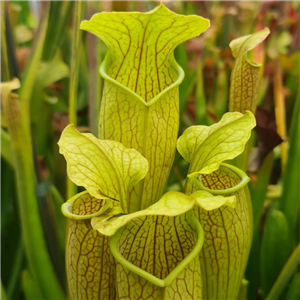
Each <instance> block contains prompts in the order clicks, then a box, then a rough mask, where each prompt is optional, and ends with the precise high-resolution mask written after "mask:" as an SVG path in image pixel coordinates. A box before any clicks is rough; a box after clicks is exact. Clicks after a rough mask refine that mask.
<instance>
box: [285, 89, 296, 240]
mask: <svg viewBox="0 0 300 300" xmlns="http://www.w3.org/2000/svg"><path fill="white" fill-rule="evenodd" d="M290 128H291V129H290V148H289V155H288V162H287V166H286V169H285V173H284V178H283V193H282V197H281V200H280V209H281V210H282V211H283V212H284V214H285V216H286V218H287V220H288V224H289V229H290V233H291V244H294V245H295V243H296V242H295V241H296V237H295V235H296V222H297V215H298V213H299V210H300V204H299V195H300V185H299V184H298V183H299V182H300V172H299V165H300V160H299V153H300V89H299V88H298V93H297V98H296V102H295V107H294V111H293V117H292V122H291V127H290ZM297 199H298V201H297Z"/></svg>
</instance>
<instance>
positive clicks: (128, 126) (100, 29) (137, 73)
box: [81, 5, 209, 212]
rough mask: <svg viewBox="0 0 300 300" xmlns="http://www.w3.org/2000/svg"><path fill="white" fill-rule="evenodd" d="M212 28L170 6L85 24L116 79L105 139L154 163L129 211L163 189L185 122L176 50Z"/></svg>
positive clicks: (105, 116)
mask: <svg viewBox="0 0 300 300" xmlns="http://www.w3.org/2000/svg"><path fill="white" fill-rule="evenodd" d="M208 27H209V21H208V20H206V19H203V18H201V17H199V16H181V15H177V14H175V13H173V12H171V11H170V10H168V9H167V8H166V7H165V6H164V5H160V6H159V7H158V8H157V9H155V10H154V11H152V12H149V13H139V12H128V13H118V12H114V13H105V12H103V13H100V14H96V15H94V16H93V17H92V19H91V20H90V21H84V22H83V23H82V25H81V28H82V29H85V30H88V31H90V32H92V33H93V34H96V35H97V36H98V37H100V38H101V39H102V40H103V41H104V42H105V43H106V45H107V47H108V54H107V57H106V59H105V62H104V65H103V66H104V68H103V71H102V72H104V73H105V75H106V76H108V77H109V78H110V79H111V80H108V79H107V78H105V79H106V80H105V85H104V91H103V98H102V102H101V111H100V119H99V123H100V128H99V138H101V139H111V140H115V141H118V142H121V143H123V144H124V145H125V146H126V147H129V148H135V149H137V150H138V151H139V152H140V153H141V154H142V155H143V156H144V157H145V158H147V160H148V162H149V172H148V174H147V176H146V178H145V179H144V180H142V181H141V182H140V183H139V184H138V185H137V186H135V187H134V188H132V189H131V190H130V191H129V195H128V207H129V209H128V212H134V211H137V210H140V209H145V208H147V207H148V206H149V205H151V204H153V203H155V202H156V201H157V200H158V199H159V198H160V197H161V195H162V193H163V189H164V186H165V183H166V181H167V178H168V176H169V173H170V169H171V167H172V163H173V160H174V155H175V148H176V139H177V134H178V126H179V118H178V115H179V114H178V112H179V108H178V107H179V103H178V100H179V99H178V98H179V95H178V85H179V81H177V80H179V78H180V76H182V70H181V69H180V68H179V67H178V65H177V64H176V63H175V61H174V59H173V50H174V48H175V47H176V46H177V45H178V44H180V43H182V42H184V41H186V40H188V39H190V38H192V37H194V36H197V35H199V34H200V33H201V32H203V31H205V30H206V29H207V28H208ZM180 73H181V75H180ZM176 81H177V83H176V84H175V82H176ZM117 83H119V84H120V85H119V84H117ZM171 86H172V88H170V90H169V91H167V92H165V89H166V88H168V87H171ZM126 88H128V89H129V91H128V89H126ZM155 96H157V97H158V99H157V101H156V102H153V101H152V100H153V98H154V97H155ZM151 101H152V102H151ZM150 102H151V104H149V105H150V106H147V105H146V104H148V103H150Z"/></svg>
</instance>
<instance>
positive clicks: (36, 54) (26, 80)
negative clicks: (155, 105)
mask: <svg viewBox="0 0 300 300" xmlns="http://www.w3.org/2000/svg"><path fill="white" fill-rule="evenodd" d="M43 8H44V9H43V15H42V16H41V22H40V26H39V30H38V37H37V40H36V43H35V47H34V49H33V50H32V55H31V57H30V60H29V63H28V64H27V67H26V70H25V72H24V75H23V77H22V84H21V89H20V94H19V95H20V102H21V110H22V118H23V126H24V130H25V132H26V136H28V138H29V140H28V143H29V145H32V143H31V134H30V99H31V95H32V91H33V87H34V83H35V76H36V72H37V69H38V65H39V63H40V59H41V55H42V51H43V47H44V41H45V37H46V32H47V27H48V19H49V11H50V2H47V1H46V2H43ZM30 160H32V158H30Z"/></svg>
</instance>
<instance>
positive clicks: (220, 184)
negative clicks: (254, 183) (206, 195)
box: [197, 163, 250, 195]
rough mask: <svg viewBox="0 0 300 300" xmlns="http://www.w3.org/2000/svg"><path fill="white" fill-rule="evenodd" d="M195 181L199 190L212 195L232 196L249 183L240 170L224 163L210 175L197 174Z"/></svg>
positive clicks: (248, 179)
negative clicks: (196, 180)
mask: <svg viewBox="0 0 300 300" xmlns="http://www.w3.org/2000/svg"><path fill="white" fill-rule="evenodd" d="M197 179H198V184H199V187H200V189H201V190H204V191H207V192H210V193H211V194H214V195H224V194H232V193H234V192H237V191H238V190H240V189H241V188H243V187H244V186H245V185H246V184H247V183H248V182H249V181H250V178H249V177H248V176H247V175H246V173H244V172H243V171H242V170H240V169H239V168H237V167H234V166H232V165H229V164H225V163H222V164H221V165H220V167H219V169H218V170H216V171H214V172H213V173H211V174H199V176H198V178H197Z"/></svg>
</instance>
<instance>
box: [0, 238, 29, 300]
mask: <svg viewBox="0 0 300 300" xmlns="http://www.w3.org/2000/svg"><path fill="white" fill-rule="evenodd" d="M23 244H24V243H23V241H22V240H20V241H19V244H18V249H17V251H16V255H15V257H14V261H13V265H12V273H11V276H10V278H9V284H8V286H7V295H8V299H13V295H14V293H15V291H16V289H17V288H18V287H17V284H18V283H19V277H20V272H21V269H22V263H23V260H24V245H23ZM1 299H2V298H1Z"/></svg>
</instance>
